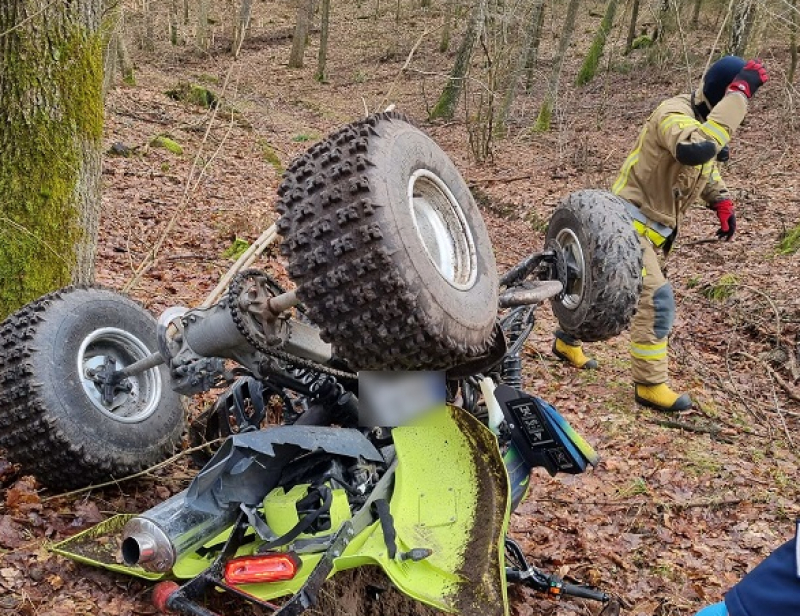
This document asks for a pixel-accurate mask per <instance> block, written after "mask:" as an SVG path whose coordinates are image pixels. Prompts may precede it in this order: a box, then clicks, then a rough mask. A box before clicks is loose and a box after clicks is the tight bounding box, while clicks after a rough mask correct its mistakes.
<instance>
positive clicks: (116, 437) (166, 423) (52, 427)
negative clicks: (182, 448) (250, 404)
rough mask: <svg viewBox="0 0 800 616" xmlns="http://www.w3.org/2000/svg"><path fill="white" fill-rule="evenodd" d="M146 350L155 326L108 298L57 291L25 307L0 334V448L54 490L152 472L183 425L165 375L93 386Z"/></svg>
mask: <svg viewBox="0 0 800 616" xmlns="http://www.w3.org/2000/svg"><path fill="white" fill-rule="evenodd" d="M156 350H157V343H156V322H155V319H153V317H152V316H150V314H149V313H147V312H146V311H145V310H144V309H143V308H142V307H141V306H139V305H138V304H135V303H134V302H132V301H131V300H129V299H128V298H125V297H122V296H120V295H117V294H115V293H112V292H110V291H105V290H101V289H74V288H71V289H64V290H62V291H58V292H56V293H51V294H50V295H47V296H45V297H43V298H41V299H39V300H37V301H35V302H32V303H30V304H28V305H27V306H25V307H24V308H22V309H21V310H20V311H18V312H17V313H15V314H13V315H11V316H10V317H8V319H6V320H5V321H4V322H3V323H2V324H0V447H1V448H3V449H4V450H5V451H6V453H7V455H8V458H9V459H10V460H12V461H14V462H17V463H19V464H20V465H21V466H22V468H23V470H24V471H25V472H29V473H32V474H34V475H35V476H36V477H37V478H38V479H39V480H40V481H41V482H42V483H44V484H46V485H48V486H49V487H51V488H54V489H70V488H75V487H80V486H83V485H88V484H91V483H94V482H98V481H103V480H107V479H110V478H113V477H121V476H124V475H127V474H130V473H133V472H136V471H138V470H141V469H143V468H147V467H148V466H151V465H153V464H156V463H157V462H160V461H161V460H162V459H164V458H165V457H166V456H167V455H169V454H170V453H172V452H173V450H174V449H175V448H177V447H178V446H179V445H180V439H181V433H182V431H183V425H184V409H183V405H182V402H181V399H180V396H178V394H176V393H174V392H173V391H172V390H171V389H170V387H169V374H168V372H167V369H166V367H164V366H159V367H156V368H151V369H150V370H146V371H144V372H142V373H141V374H139V375H137V376H134V377H130V378H128V379H125V380H123V381H121V382H120V383H118V384H117V385H116V386H113V387H111V388H110V389H104V387H103V385H102V383H101V382H102V377H103V375H104V374H105V373H108V372H113V371H116V370H120V369H121V368H124V367H125V366H128V365H130V364H133V363H134V362H136V361H139V360H141V359H144V358H145V357H147V356H148V355H150V354H151V353H153V352H155V351H156Z"/></svg>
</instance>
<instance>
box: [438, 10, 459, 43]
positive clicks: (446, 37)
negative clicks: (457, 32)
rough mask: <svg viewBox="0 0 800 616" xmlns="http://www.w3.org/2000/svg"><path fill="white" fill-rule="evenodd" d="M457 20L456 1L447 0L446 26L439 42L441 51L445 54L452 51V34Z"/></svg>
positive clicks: (444, 25)
mask: <svg viewBox="0 0 800 616" xmlns="http://www.w3.org/2000/svg"><path fill="white" fill-rule="evenodd" d="M455 18H456V0H446V3H445V7H444V24H443V26H442V38H441V39H440V40H439V51H440V52H441V53H445V52H446V51H447V50H448V49H450V33H451V32H452V31H453V21H455Z"/></svg>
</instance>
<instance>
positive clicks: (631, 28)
mask: <svg viewBox="0 0 800 616" xmlns="http://www.w3.org/2000/svg"><path fill="white" fill-rule="evenodd" d="M696 1H697V2H698V3H699V2H700V0H696ZM640 4H641V0H633V8H632V9H631V23H630V24H629V25H628V37H627V38H626V39H625V53H626V54H629V53H630V52H631V51H632V50H633V41H635V40H636V22H637V21H639V6H640Z"/></svg>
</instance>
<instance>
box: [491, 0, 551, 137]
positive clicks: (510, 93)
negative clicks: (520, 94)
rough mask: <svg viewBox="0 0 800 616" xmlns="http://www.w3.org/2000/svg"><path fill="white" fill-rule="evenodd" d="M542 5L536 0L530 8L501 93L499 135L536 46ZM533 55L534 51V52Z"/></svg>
mask: <svg viewBox="0 0 800 616" xmlns="http://www.w3.org/2000/svg"><path fill="white" fill-rule="evenodd" d="M543 7H544V0H536V1H535V3H534V5H533V8H532V10H531V15H530V20H529V21H528V27H527V28H526V29H525V37H524V39H523V42H522V47H521V49H520V50H519V55H518V57H517V61H516V65H515V66H514V68H513V69H512V71H511V75H510V76H509V77H510V78H509V80H508V83H507V84H506V90H505V92H504V94H503V102H502V103H501V104H500V109H498V111H497V118H496V120H495V127H496V130H497V133H498V134H499V135H501V136H502V135H504V134H505V132H506V123H507V121H508V115H509V113H510V112H511V106H512V105H513V104H514V99H515V98H516V96H517V88H518V87H519V83H520V80H521V79H522V75H523V74H524V73H525V69H526V65H527V62H528V60H529V59H533V58H532V57H531V50H532V49H533V47H534V46H536V47H538V44H539V43H538V40H539V33H540V32H541V23H542V19H541V18H542V9H543ZM534 56H535V53H534Z"/></svg>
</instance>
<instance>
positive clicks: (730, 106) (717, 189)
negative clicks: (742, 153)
mask: <svg viewBox="0 0 800 616" xmlns="http://www.w3.org/2000/svg"><path fill="white" fill-rule="evenodd" d="M702 96H703V95H702V86H701V87H700V88H699V90H698V92H696V93H695V98H696V101H697V102H698V103H699V102H701V101H704V99H703V97H702ZM746 113H747V99H746V98H745V97H744V95H742V94H739V93H737V92H731V93H728V94H727V95H726V96H725V97H724V98H723V99H722V100H721V101H720V102H719V103H718V104H717V106H716V107H714V109H712V110H711V113H710V114H709V115H708V118H707V119H706V121H705V122H700V121H699V120H698V119H697V118H696V116H695V114H694V110H693V108H692V100H691V97H690V96H689V95H688V94H683V95H680V96H675V97H673V98H670V99H668V100H666V101H664V102H663V103H661V104H660V105H659V106H658V108H657V109H656V110H655V111H654V112H653V114H652V115H651V116H650V117H649V118H648V120H647V122H646V123H645V125H644V128H643V129H642V132H641V133H640V135H639V140H638V141H637V143H636V147H635V148H634V149H633V151H632V152H631V153H630V154H629V155H628V158H627V159H626V160H625V164H624V165H623V166H622V170H621V171H620V174H619V176H618V177H617V180H616V182H614V186H613V187H612V190H613V192H614V193H616V194H618V195H619V196H621V197H622V198H624V199H627V200H628V201H630V202H631V203H633V204H635V205H637V206H638V207H639V208H640V209H641V211H642V214H644V215H645V216H646V217H647V218H648V219H650V220H652V221H655V222H657V223H659V224H661V225H666V226H668V227H670V228H671V229H676V228H677V227H678V225H679V224H680V221H681V218H682V216H683V214H684V212H685V211H686V209H687V208H688V207H689V206H690V205H691V204H692V203H694V202H695V201H697V200H698V199H703V200H704V201H706V202H707V203H709V204H711V205H713V204H714V203H717V202H718V201H722V200H723V199H727V198H729V196H728V189H727V188H726V187H725V183H724V182H723V181H722V177H721V176H720V173H719V170H718V168H717V162H716V159H712V160H711V161H710V162H708V163H706V164H704V165H697V166H688V165H683V164H681V163H679V162H678V161H677V159H676V158H675V152H676V148H677V146H678V144H679V143H681V142H686V143H689V142H699V141H708V140H713V141H714V142H715V143H716V146H717V151H719V150H720V149H722V148H723V147H724V146H725V145H726V144H727V143H728V141H730V137H731V133H732V132H733V131H734V130H736V129H737V128H738V127H739V125H740V124H741V123H742V120H743V119H744V116H745V114H746Z"/></svg>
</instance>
